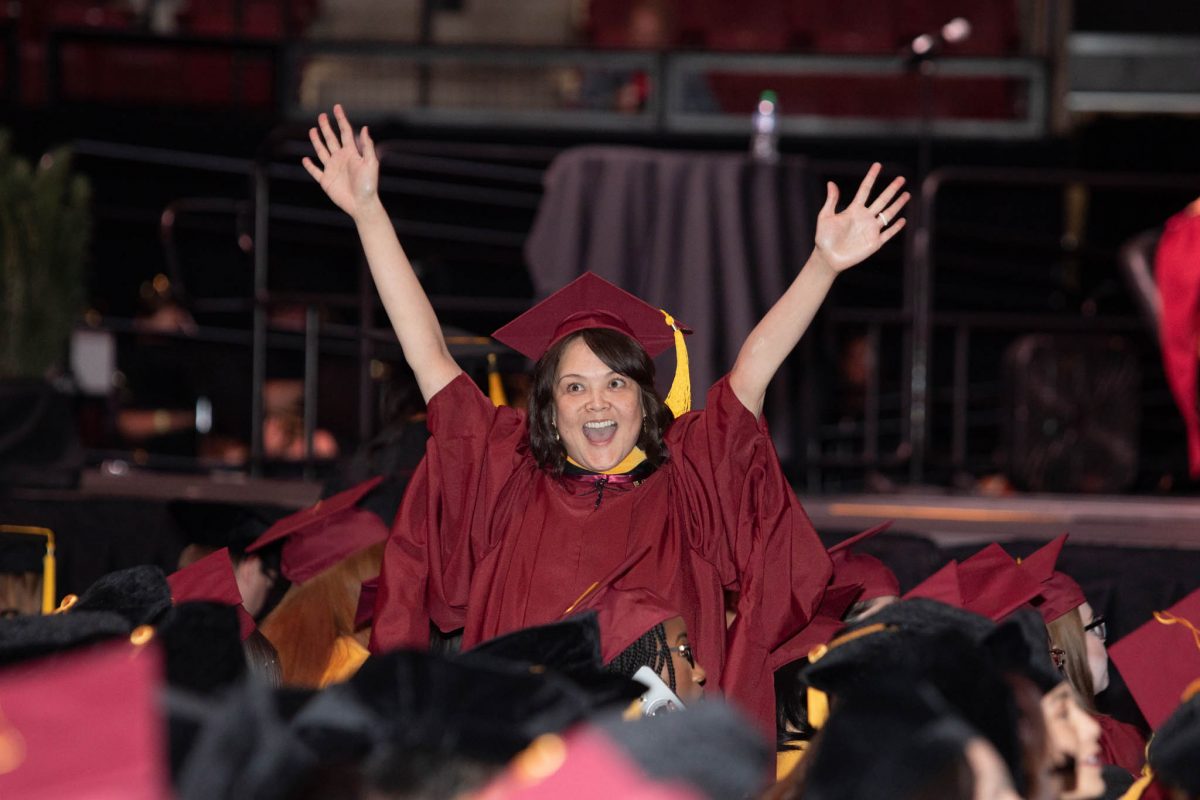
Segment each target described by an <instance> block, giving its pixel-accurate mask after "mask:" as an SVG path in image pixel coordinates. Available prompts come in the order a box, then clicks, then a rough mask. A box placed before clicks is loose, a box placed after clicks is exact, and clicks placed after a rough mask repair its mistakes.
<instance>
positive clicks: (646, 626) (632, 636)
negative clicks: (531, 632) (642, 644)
mask: <svg viewBox="0 0 1200 800" xmlns="http://www.w3.org/2000/svg"><path fill="white" fill-rule="evenodd" d="M583 611H595V612H596V621H597V624H598V625H599V626H600V659H601V661H603V662H604V663H605V664H607V663H609V662H610V661H612V660H613V659H614V658H616V657H617V656H619V655H621V653H623V652H625V648H627V647H629V645H631V644H633V643H634V642H636V641H637V640H638V639H640V638H641V637H642V635H643V634H644V633H646V631H648V630H650V629H651V628H653V627H654V626H655V625H657V624H658V623H660V622H664V621H665V620H668V619H671V618H672V617H678V616H680V614H679V611H677V610H675V609H674V608H672V607H671V604H670V603H668V602H667V601H666V600H664V599H662V598H661V597H659V596H658V595H657V594H655V593H654V592H652V591H650V590H649V589H645V588H641V587H632V588H629V589H620V588H617V587H616V586H613V585H612V584H608V585H605V586H601V587H600V588H598V589H596V590H595V591H594V592H592V593H591V594H590V595H588V596H587V598H586V599H584V600H583V601H582V602H580V603H578V604H577V605H576V606H575V608H573V609H572V610H571V612H570V614H571V615H574V614H578V613H581V612H583Z"/></svg>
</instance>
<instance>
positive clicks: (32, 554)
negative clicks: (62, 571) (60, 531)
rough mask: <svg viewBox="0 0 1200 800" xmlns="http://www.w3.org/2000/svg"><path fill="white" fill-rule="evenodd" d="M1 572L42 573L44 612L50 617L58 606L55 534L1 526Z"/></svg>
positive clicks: (48, 530)
mask: <svg viewBox="0 0 1200 800" xmlns="http://www.w3.org/2000/svg"><path fill="white" fill-rule="evenodd" d="M0 572H5V573H15V574H21V573H26V572H33V573H40V574H41V576H42V613H43V614H49V613H50V612H51V611H53V610H54V608H55V606H56V605H57V604H58V596H57V588H56V584H55V582H56V580H57V577H58V569H57V565H56V564H55V559H54V532H53V531H52V530H50V529H49V528H40V527H36V526H32V525H0Z"/></svg>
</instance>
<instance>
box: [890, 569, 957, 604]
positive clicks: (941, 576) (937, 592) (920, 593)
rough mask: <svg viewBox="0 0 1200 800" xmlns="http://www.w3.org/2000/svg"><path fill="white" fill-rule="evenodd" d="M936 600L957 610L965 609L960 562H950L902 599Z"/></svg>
mask: <svg viewBox="0 0 1200 800" xmlns="http://www.w3.org/2000/svg"><path fill="white" fill-rule="evenodd" d="M917 598H922V599H925V600H936V601H937V602H939V603H945V604H946V605H948V606H954V607H955V608H962V607H963V599H962V586H961V585H960V584H959V582H958V562H957V561H949V562H947V563H946V564H944V565H943V566H941V567H940V568H939V569H938V570H937V571H936V572H934V573H933V574H932V575H930V576H929V577H928V578H926V579H925V580H923V581H921V582H920V583H918V584H917V585H916V586H914V587H912V588H911V589H909V590H908V591H907V592H905V593H904V596H903V598H902V599H904V600H915V599H917Z"/></svg>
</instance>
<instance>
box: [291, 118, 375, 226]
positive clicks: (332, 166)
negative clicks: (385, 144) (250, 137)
mask: <svg viewBox="0 0 1200 800" xmlns="http://www.w3.org/2000/svg"><path fill="white" fill-rule="evenodd" d="M333 116H334V117H335V118H336V120H337V126H338V130H337V131H336V132H335V131H334V130H333V127H332V126H331V125H330V124H329V115H328V114H321V115H320V116H319V117H317V125H318V126H319V127H320V130H319V131H318V130H317V128H309V129H308V138H309V139H310V140H311V141H312V145H313V150H314V151H315V152H316V154H317V158H318V159H319V160H320V162H321V166H320V167H318V166H317V165H316V164H315V163H313V160H312V159H311V158H309V157H308V156H305V157H304V159H303V160H302V161H301V163H302V164H304V168H305V169H306V170H308V174H309V175H312V176H313V179H314V180H316V181H317V183H319V184H321V188H322V189H324V190H325V194H327V195H329V199H330V200H332V201H333V202H334V203H335V204H337V207H338V208H340V209H341V210H342V211H345V212H346V213H347V214H349V215H350V216H351V217H354V216H356V215H357V213H358V212H359V211H361V210H362V209H363V208H365V207H366V206H367V205H368V204H370V203H372V202H374V201H376V200H377V199H378V190H379V159H378V158H377V157H376V156H375V143H374V142H373V141H371V135H370V134H369V133H367V129H366V127H363V129H362V133H361V135H360V136H359V137H358V140H357V141H356V140H355V136H354V129H353V128H351V127H350V121H349V120H348V119H346V112H345V110H343V108H342V107H341V105H335V106H334V107H333Z"/></svg>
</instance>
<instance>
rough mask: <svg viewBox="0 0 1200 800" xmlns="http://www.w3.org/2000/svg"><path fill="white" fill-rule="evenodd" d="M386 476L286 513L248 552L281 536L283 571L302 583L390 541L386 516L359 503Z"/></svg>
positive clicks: (290, 579)
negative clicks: (349, 558) (302, 508)
mask: <svg viewBox="0 0 1200 800" xmlns="http://www.w3.org/2000/svg"><path fill="white" fill-rule="evenodd" d="M382 480H383V477H382V476H379V477H375V478H372V479H371V480H369V481H366V482H365V483H360V484H359V485H358V486H355V487H353V488H350V489H347V490H346V491H344V492H339V493H337V494H335V495H333V496H332V497H327V498H325V499H324V500H319V501H317V504H316V505H314V506H312V507H310V508H306V509H304V510H303V511H299V512H297V513H295V514H292V515H291V516H287V517H284V518H283V519H281V520H279V521H278V522H276V523H275V524H274V525H272V526H271V527H270V528H268V529H267V532H266V533H264V534H263V535H262V536H260V537H258V538H257V539H255V540H254V543H253V544H251V545H250V546H249V547H247V548H246V552H247V553H253V552H255V551H257V550H261V549H262V548H264V547H266V546H267V545H269V544H272V543H274V542H278V541H281V540H282V541H283V553H282V557H281V558H280V571H281V572H282V573H283V576H284V577H285V578H287V579H288V580H289V581H291V582H292V583H303V582H304V581H306V580H308V579H309V578H312V577H314V576H316V575H319V574H320V573H322V572H324V571H325V570H327V569H329V568H330V567H332V566H333V565H334V564H336V563H338V562H339V561H341V560H342V559H344V558H346V557H347V556H349V555H351V554H352V553H356V552H358V551H359V550H362V549H363V548H364V547H370V546H371V545H373V544H376V543H378V542H382V541H384V540H386V539H387V537H388V529H387V526H386V525H384V524H383V520H381V519H380V518H379V516H378V515H376V514H374V513H372V512H370V511H367V510H365V509H361V508H358V503H359V501H360V500H362V499H363V498H364V497H366V496H367V494H368V493H369V492H370V491H371V490H372V489H374V488H375V487H376V486H378V485H379V484H380V482H381V481H382Z"/></svg>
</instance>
